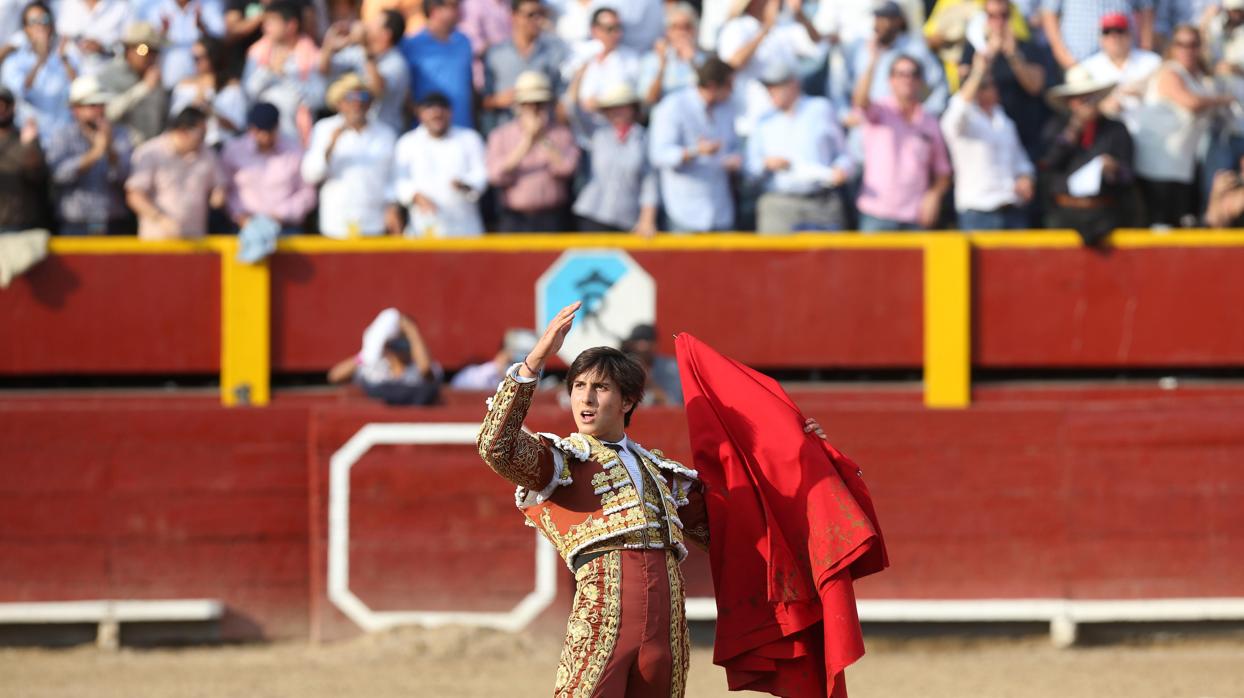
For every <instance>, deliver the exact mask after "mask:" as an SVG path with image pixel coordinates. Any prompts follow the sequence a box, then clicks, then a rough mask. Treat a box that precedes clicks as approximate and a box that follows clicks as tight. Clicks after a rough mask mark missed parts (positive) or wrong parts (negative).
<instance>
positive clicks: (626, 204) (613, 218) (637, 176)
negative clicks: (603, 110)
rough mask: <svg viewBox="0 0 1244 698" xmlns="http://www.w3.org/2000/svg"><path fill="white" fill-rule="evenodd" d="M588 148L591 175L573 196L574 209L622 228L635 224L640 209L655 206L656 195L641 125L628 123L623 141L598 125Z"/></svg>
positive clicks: (610, 127) (615, 133)
mask: <svg viewBox="0 0 1244 698" xmlns="http://www.w3.org/2000/svg"><path fill="white" fill-rule="evenodd" d="M588 148H589V150H590V151H591V153H592V157H591V163H592V176H591V178H590V179H589V180H588V182H587V185H586V186H584V187H583V191H581V192H579V198H578V199H575V202H574V212H575V213H576V214H578V215H580V216H583V217H584V218H590V219H592V220H594V221H597V222H600V223H605V224H607V225H611V226H613V227H615V228H621V229H622V230H629V229H631V228H633V227H635V223H637V222H638V221H639V214H640V209H641V208H642V207H644V206H656V205H657V198H658V197H657V176H656V173H655V172H653V171H652V167H651V165H650V164H649V163H648V138H647V135H646V134H645V133H644V127H643V126H640V125H639V124H635V125H634V126H631V128H630V130H629V131H628V132H627V134H626V139H625V140H619V138H618V132H617V130H616V129H614V127H613V126H611V125H609V124H606V125H604V126H600V127H597V128H596V130H595V131H593V133H592V136H591V138H590V140H588Z"/></svg>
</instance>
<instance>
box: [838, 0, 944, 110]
mask: <svg viewBox="0 0 1244 698" xmlns="http://www.w3.org/2000/svg"><path fill="white" fill-rule="evenodd" d="M908 27H909V25H908V22H907V15H906V14H905V13H904V12H903V9H902V8H901V7H899V5H898V3H896V2H894V1H893V0H889V1H887V2H883V3H881V4H880V5H877V6H876V9H875V10H873V35H872V37H871V38H869V39H861V40H858V41H856V42H855V43H853V44H851V45H849V46H846V47H845V48H844V49H843V68H844V69H845V71H846V74H845V75H841V74H834V75H831V77H830V86H829V87H830V90H829V93H830V95H832V97H833V101H834V106H835V107H836V108H837V109H838V111H839V114H840V115H842V116H844V117H849V116H851V115H852V114H853V112H851V111H850V109H851V106H852V105H853V104H854V103H855V95H856V93H857V92H858V88H859V85H860V83H862V82H864V81H865V80H867V81H868V85H869V90H870V91H869V94H868V98H869V101H870V102H875V103H881V102H882V101H884V100H886V99H888V98H890V97H893V96H894V93H893V88H892V86H893V81H892V80H886V79H884V78H885V77H887V76H890V75H893V73H894V70H893V68H894V64H895V63H896V62H898V61H899V60H900V59H906V60H908V61H911V62H913V63H915V64H916V65H917V66H918V68H919V71H920V82H921V94H920V95H919V97H918V100H919V101H921V102H923V107H924V111H925V112H928V113H929V114H931V115H932V116H933V117H934V118H936V117H937V116H938V115H940V114H941V113H942V111H943V110H944V109H946V100H947V98H948V97H949V96H950V92H949V88H948V87H947V85H946V75H945V73H944V72H943V71H942V64H941V61H939V60H938V59H937V57H936V56H934V55H933V53H932V52H930V51H929V49H928V47H927V46H925V44H924V38H923V37H922V36H920V35H919V34H915V33H909V31H908ZM852 121H853V120H851V119H848V122H849V123H850V125H852V126H854V125H855V124H854V123H851V122H852Z"/></svg>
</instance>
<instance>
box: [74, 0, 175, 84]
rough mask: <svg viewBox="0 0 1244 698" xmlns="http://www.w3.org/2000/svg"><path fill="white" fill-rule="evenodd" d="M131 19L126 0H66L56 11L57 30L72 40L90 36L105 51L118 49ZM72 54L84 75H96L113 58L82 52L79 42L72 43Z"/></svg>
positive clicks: (116, 50)
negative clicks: (87, 0) (88, 1)
mask: <svg viewBox="0 0 1244 698" xmlns="http://www.w3.org/2000/svg"><path fill="white" fill-rule="evenodd" d="M132 19H133V12H132V10H131V9H130V4H129V3H128V2H126V0H99V1H98V2H96V3H95V5H94V6H90V5H88V4H87V3H86V0H63V2H62V3H61V6H60V12H59V13H57V15H56V33H57V34H60V35H61V36H63V37H65V38H67V39H70V40H72V41H76V40H78V39H90V40H92V41H95V42H98V43H99V44H100V45H101V46H103V47H104V50H105V51H113V52H119V51H120V49H121V36H122V35H123V34H124V33H125V28H126V26H128V25H129V23H130V21H131V20H132ZM156 28H157V29H159V27H158V26H157V27H156ZM69 55H70V56H72V57H74V58H76V59H77V60H78V65H79V68H80V70H79V73H80V74H82V75H94V74H95V73H97V72H99V70H100V69H102V68H103V67H104V65H105V64H107V63H108V61H109V60H110V57H109V56H107V55H105V54H90V55H85V54H82V53H81V52H80V51H79V50H78V46H77V44H76V43H74V44H73V45H72V46H71V47H70V49H69Z"/></svg>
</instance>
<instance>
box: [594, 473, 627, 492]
mask: <svg viewBox="0 0 1244 698" xmlns="http://www.w3.org/2000/svg"><path fill="white" fill-rule="evenodd" d="M630 481H631V476H630V473H628V472H627V470H626V468H625V467H614V468H609V469H608V470H602V471H600V472H599V473H596V474H595V475H593V476H592V491H593V492H595V491H598V490H602V489H604V488H606V487H608V488H610V489H612V488H614V487H617V486H618V485H623V484H626V483H629V482H630Z"/></svg>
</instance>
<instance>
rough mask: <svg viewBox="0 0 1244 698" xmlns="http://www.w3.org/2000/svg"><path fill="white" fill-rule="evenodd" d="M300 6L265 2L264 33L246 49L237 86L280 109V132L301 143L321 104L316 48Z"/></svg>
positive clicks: (253, 98)
mask: <svg viewBox="0 0 1244 698" xmlns="http://www.w3.org/2000/svg"><path fill="white" fill-rule="evenodd" d="M302 20H303V13H302V8H301V7H300V6H299V5H297V4H296V3H294V2H291V0H272V2H270V3H268V5H267V6H265V8H264V15H263V36H262V37H261V38H260V39H259V41H256V42H255V43H254V44H252V45H251V47H250V49H248V50H247V52H246V68H245V69H244V70H243V72H242V89H243V90H245V91H246V96H247V97H248V98H249V99H250V101H251V102H269V103H271V104H272V105H274V106H275V107H276V108H277V109H278V110H280V112H281V133H282V134H283V135H286V136H292V137H294V138H298V139H299V142H300V143H303V144H306V143H308V142H309V139H310V136H311V127H312V125H313V123H314V120H315V112H316V111H317V110H318V109H319V108H320V107H321V106H322V105H323V104H324V78H323V76H322V75H321V74H320V71H319V67H320V50H319V48H317V47H316V45H315V41H313V40H312V39H311V37H310V36H308V35H307V33H306V31H305V28H304V27H303V26H302Z"/></svg>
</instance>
